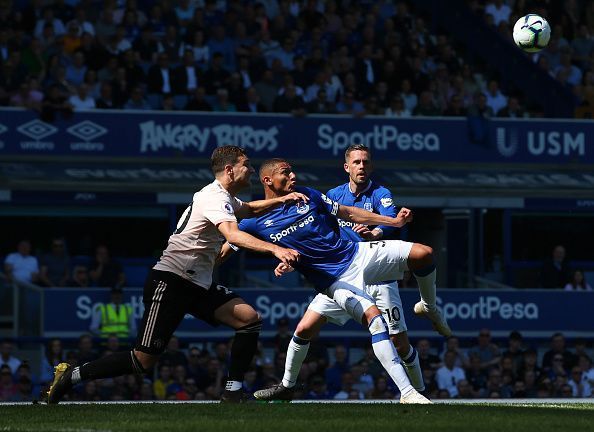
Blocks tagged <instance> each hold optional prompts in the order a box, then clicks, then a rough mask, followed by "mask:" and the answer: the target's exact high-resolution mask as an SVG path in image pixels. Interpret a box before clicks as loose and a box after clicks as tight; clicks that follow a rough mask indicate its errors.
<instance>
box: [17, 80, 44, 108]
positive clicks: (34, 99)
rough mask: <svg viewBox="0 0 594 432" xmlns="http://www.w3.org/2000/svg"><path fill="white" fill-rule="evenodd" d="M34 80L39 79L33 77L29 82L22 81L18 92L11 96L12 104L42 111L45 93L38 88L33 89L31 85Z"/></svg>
mask: <svg viewBox="0 0 594 432" xmlns="http://www.w3.org/2000/svg"><path fill="white" fill-rule="evenodd" d="M32 82H35V83H37V80H36V79H35V78H31V79H30V80H29V81H28V82H22V83H21V85H20V87H19V91H18V93H15V94H14V95H12V96H11V98H10V105H11V106H14V107H22V108H26V109H30V110H35V111H41V102H42V100H43V93H41V92H40V91H38V90H37V89H33V88H32V86H31V83H32ZM35 85H36V84H35Z"/></svg>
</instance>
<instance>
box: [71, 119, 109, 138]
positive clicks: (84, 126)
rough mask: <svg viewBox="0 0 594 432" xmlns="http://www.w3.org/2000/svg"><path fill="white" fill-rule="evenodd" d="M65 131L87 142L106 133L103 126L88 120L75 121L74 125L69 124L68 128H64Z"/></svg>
mask: <svg viewBox="0 0 594 432" xmlns="http://www.w3.org/2000/svg"><path fill="white" fill-rule="evenodd" d="M66 131H67V132H68V133H69V134H71V135H74V136H75V137H77V138H79V139H81V140H83V141H87V142H88V141H91V140H94V139H95V138H99V137H100V136H102V135H105V134H106V133H107V129H105V128H104V127H103V126H101V125H98V124H97V123H93V122H92V121H89V120H85V121H83V122H80V123H77V124H75V125H74V126H70V127H69V128H68V129H66Z"/></svg>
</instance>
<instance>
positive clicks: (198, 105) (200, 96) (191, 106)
mask: <svg viewBox="0 0 594 432" xmlns="http://www.w3.org/2000/svg"><path fill="white" fill-rule="evenodd" d="M205 96H206V92H205V90H204V87H197V88H196V90H194V93H193V96H192V98H191V99H190V100H189V101H188V103H187V104H186V106H185V107H184V109H185V110H186V111H212V107H211V106H210V104H209V103H208V102H206V100H205V99H204V98H205Z"/></svg>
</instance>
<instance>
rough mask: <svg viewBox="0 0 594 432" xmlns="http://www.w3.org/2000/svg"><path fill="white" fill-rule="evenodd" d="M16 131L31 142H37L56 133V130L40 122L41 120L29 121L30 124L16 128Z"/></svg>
mask: <svg viewBox="0 0 594 432" xmlns="http://www.w3.org/2000/svg"><path fill="white" fill-rule="evenodd" d="M17 131H19V132H20V133H22V134H23V135H26V136H28V137H29V138H31V139H33V140H36V141H39V140H40V139H43V138H45V137H48V136H50V135H53V134H55V133H56V132H58V128H57V127H54V126H52V125H50V124H47V123H45V122H42V121H41V120H31V121H30V122H27V123H25V124H22V125H20V126H19V127H18V128H17Z"/></svg>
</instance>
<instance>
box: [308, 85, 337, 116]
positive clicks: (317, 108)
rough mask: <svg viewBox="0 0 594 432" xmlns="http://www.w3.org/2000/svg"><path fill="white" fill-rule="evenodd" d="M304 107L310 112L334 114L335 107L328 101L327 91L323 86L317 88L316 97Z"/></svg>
mask: <svg viewBox="0 0 594 432" xmlns="http://www.w3.org/2000/svg"><path fill="white" fill-rule="evenodd" d="M306 109H307V112H308V113H310V114H336V107H335V106H334V104H333V103H332V102H330V101H328V97H327V92H326V90H325V89H323V88H321V89H319V90H318V93H317V95H316V98H315V99H314V100H312V101H311V102H309V103H308V104H307V106H306Z"/></svg>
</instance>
